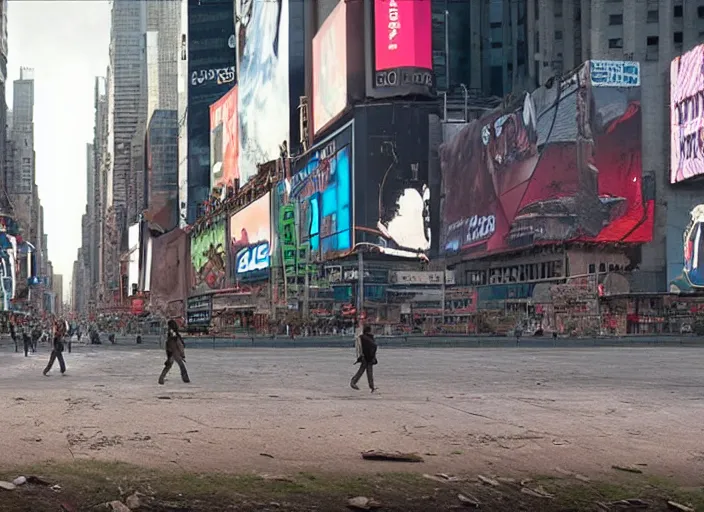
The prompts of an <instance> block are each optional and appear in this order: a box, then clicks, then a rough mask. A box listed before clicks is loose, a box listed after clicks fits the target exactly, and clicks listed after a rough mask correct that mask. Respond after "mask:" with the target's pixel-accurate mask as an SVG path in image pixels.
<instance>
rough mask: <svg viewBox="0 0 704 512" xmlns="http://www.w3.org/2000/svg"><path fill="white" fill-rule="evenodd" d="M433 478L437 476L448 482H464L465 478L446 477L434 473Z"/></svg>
mask: <svg viewBox="0 0 704 512" xmlns="http://www.w3.org/2000/svg"><path fill="white" fill-rule="evenodd" d="M435 476H439V477H440V478H443V479H445V480H447V481H448V482H464V481H465V480H466V478H462V477H461V476H454V475H448V474H446V473H435Z"/></svg>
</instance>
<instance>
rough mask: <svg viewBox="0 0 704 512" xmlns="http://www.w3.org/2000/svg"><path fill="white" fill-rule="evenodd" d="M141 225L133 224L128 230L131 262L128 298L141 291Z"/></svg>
mask: <svg viewBox="0 0 704 512" xmlns="http://www.w3.org/2000/svg"><path fill="white" fill-rule="evenodd" d="M139 230H140V225H139V224H132V225H131V226H130V227H129V228H128V229H127V245H128V251H129V260H128V264H127V296H128V297H130V296H132V295H134V294H135V293H136V292H137V290H139V250H140V248H139Z"/></svg>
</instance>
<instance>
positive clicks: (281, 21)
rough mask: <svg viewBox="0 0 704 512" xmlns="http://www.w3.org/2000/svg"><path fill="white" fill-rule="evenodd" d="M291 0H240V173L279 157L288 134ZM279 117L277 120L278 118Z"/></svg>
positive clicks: (249, 172) (248, 173)
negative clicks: (289, 9) (289, 10)
mask: <svg viewBox="0 0 704 512" xmlns="http://www.w3.org/2000/svg"><path fill="white" fill-rule="evenodd" d="M288 3H289V0H273V1H266V2H261V1H258V0H236V2H235V5H236V19H237V26H236V27H235V29H236V32H237V58H238V68H237V78H238V80H237V81H238V89H239V92H238V95H239V97H238V118H239V141H240V146H239V151H240V153H239V173H240V181H241V183H242V184H244V183H246V182H247V181H248V180H249V179H250V178H251V177H252V176H254V175H255V174H256V173H257V164H263V163H266V162H269V161H271V160H275V159H277V158H279V156H280V146H281V145H282V144H283V143H284V142H286V143H288V139H289V82H288V77H289V75H288V61H289V54H288V53H289V52H288V44H289V32H288V27H289V24H288V21H289V14H288ZM273 120H275V121H273Z"/></svg>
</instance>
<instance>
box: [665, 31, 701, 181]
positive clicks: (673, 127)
mask: <svg viewBox="0 0 704 512" xmlns="http://www.w3.org/2000/svg"><path fill="white" fill-rule="evenodd" d="M702 174H704V45H699V46H697V47H696V48H694V49H693V50H691V51H689V52H687V53H685V54H683V55H680V56H678V57H675V59H674V60H673V61H672V63H671V65H670V183H678V182H680V181H683V180H686V179H689V178H693V177H696V176H701V175H702Z"/></svg>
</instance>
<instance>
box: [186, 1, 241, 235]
mask: <svg viewBox="0 0 704 512" xmlns="http://www.w3.org/2000/svg"><path fill="white" fill-rule="evenodd" d="M233 10H234V7H233V4H232V2H219V1H217V2H213V1H199V2H193V1H189V2H188V37H187V41H188V43H187V44H188V52H187V55H188V77H187V78H188V109H187V116H188V119H187V129H188V179H187V184H188V185H187V187H188V188H187V198H188V205H187V208H188V219H187V220H188V223H189V224H190V223H193V222H194V221H195V219H196V218H197V216H198V214H199V207H200V205H201V204H202V203H203V202H204V201H205V200H207V199H208V197H209V196H210V191H211V188H210V174H211V173H210V169H211V167H210V105H212V104H213V103H215V102H216V101H217V100H218V99H220V98H221V97H222V96H223V95H225V93H227V92H228V91H229V90H230V89H232V87H234V85H235V81H236V77H237V74H236V72H235V37H234V34H235V21H234V12H233Z"/></svg>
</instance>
